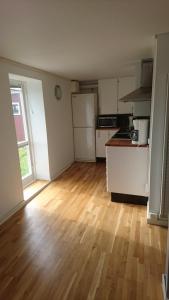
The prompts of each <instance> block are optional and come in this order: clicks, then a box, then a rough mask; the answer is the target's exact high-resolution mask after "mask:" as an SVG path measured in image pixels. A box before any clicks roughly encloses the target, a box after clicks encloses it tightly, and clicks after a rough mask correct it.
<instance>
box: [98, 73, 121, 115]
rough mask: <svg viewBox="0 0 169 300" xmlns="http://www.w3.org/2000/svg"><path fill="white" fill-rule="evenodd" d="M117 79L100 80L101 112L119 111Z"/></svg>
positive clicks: (114, 112)
mask: <svg viewBox="0 0 169 300" xmlns="http://www.w3.org/2000/svg"><path fill="white" fill-rule="evenodd" d="M117 83H118V81H117V79H101V80H99V114H116V113H117V92H118V85H117Z"/></svg>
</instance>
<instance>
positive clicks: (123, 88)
mask: <svg viewBox="0 0 169 300" xmlns="http://www.w3.org/2000/svg"><path fill="white" fill-rule="evenodd" d="M135 89H136V78H135V77H133V76H132V77H123V78H119V81H118V113H119V114H128V113H129V114H130V113H132V110H133V104H132V102H121V101H119V99H120V98H122V97H124V96H126V95H127V94H129V93H131V92H132V91H134V90H135Z"/></svg>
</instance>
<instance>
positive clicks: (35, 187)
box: [23, 180, 49, 201]
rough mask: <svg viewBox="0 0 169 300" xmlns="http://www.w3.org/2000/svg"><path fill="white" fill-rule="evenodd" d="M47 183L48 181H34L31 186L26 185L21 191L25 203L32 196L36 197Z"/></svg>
mask: <svg viewBox="0 0 169 300" xmlns="http://www.w3.org/2000/svg"><path fill="white" fill-rule="evenodd" d="M48 183H49V181H48V180H36V181H34V182H33V183H32V184H30V185H28V186H27V187H26V188H25V189H24V191H23V195H24V200H25V201H27V200H29V199H31V198H32V196H33V195H36V194H37V193H38V192H39V191H41V190H42V189H43V188H44V187H45V186H46V185H47V184H48Z"/></svg>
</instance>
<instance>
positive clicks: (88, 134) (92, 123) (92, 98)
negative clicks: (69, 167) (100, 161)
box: [72, 94, 97, 161]
mask: <svg viewBox="0 0 169 300" xmlns="http://www.w3.org/2000/svg"><path fill="white" fill-rule="evenodd" d="M72 113H73V132H74V151H75V160H76V161H96V138H95V137H96V116H97V95H96V94H74V95H72Z"/></svg>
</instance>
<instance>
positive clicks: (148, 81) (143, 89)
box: [120, 58, 153, 102]
mask: <svg viewBox="0 0 169 300" xmlns="http://www.w3.org/2000/svg"><path fill="white" fill-rule="evenodd" d="M152 76H153V60H152V59H151V58H150V59H144V60H142V61H141V83H140V88H138V89H136V90H134V91H133V92H131V93H130V94H127V95H126V96H124V97H122V98H121V99H120V101H122V102H141V101H151V92H152Z"/></svg>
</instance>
